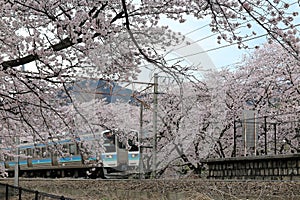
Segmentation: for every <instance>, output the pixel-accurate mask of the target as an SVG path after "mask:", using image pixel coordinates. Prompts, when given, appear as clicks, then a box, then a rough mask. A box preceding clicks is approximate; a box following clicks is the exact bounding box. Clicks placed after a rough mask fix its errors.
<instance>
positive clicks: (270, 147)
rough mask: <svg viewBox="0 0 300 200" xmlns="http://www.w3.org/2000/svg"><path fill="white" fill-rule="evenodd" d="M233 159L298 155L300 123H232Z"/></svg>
mask: <svg viewBox="0 0 300 200" xmlns="http://www.w3.org/2000/svg"><path fill="white" fill-rule="evenodd" d="M233 138H234V144H233V148H234V149H233V157H236V156H250V155H252V156H253V155H277V154H292V153H300V121H293V120H288V121H274V120H273V121H271V120H269V119H268V118H267V117H262V118H256V119H251V120H239V121H234V137H233Z"/></svg>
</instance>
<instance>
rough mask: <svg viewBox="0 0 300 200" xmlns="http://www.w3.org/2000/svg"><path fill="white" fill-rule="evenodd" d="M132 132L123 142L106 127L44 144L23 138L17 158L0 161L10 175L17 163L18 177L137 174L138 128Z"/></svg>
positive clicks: (138, 158)
mask: <svg viewBox="0 0 300 200" xmlns="http://www.w3.org/2000/svg"><path fill="white" fill-rule="evenodd" d="M131 135H133V137H132V138H131V139H128V140H127V141H125V142H124V140H123V141H120V140H121V138H120V137H119V136H118V135H117V134H115V133H114V132H113V131H111V130H105V131H102V132H99V133H93V134H82V135H80V137H76V138H75V139H74V138H66V139H62V140H56V141H55V140H52V141H51V142H48V143H46V144H45V143H24V142H23V143H21V144H20V145H18V150H19V156H18V158H19V159H18V161H16V159H15V157H7V158H6V159H5V160H3V161H0V165H2V167H4V168H5V170H6V172H7V174H8V176H9V177H13V176H14V173H15V170H16V166H15V165H16V164H17V165H18V170H19V171H18V174H19V176H20V177H30V178H31V177H43V178H48V177H49V178H64V177H73V178H77V177H85V178H110V177H115V178H118V177H123V178H124V177H128V176H130V175H134V174H137V172H138V168H139V163H140V148H139V145H138V132H134V134H131ZM58 147H60V149H61V151H58V150H57V149H58ZM8 150H9V149H6V151H8Z"/></svg>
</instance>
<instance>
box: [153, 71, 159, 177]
mask: <svg viewBox="0 0 300 200" xmlns="http://www.w3.org/2000/svg"><path fill="white" fill-rule="evenodd" d="M157 93H158V74H157V73H155V74H154V96H153V103H154V110H153V134H154V136H153V155H152V156H153V163H152V169H153V172H152V177H153V178H156V157H157V155H156V154H157V152H156V151H157Z"/></svg>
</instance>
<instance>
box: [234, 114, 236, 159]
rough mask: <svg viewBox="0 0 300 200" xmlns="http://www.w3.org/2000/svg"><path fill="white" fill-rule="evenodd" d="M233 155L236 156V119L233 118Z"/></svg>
mask: <svg viewBox="0 0 300 200" xmlns="http://www.w3.org/2000/svg"><path fill="white" fill-rule="evenodd" d="M233 157H236V121H235V119H234V120H233Z"/></svg>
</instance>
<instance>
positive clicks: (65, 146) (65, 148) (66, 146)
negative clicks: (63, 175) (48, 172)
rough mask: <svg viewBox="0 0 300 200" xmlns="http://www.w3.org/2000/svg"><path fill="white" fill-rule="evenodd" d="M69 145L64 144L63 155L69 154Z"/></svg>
mask: <svg viewBox="0 0 300 200" xmlns="http://www.w3.org/2000/svg"><path fill="white" fill-rule="evenodd" d="M68 146H69V145H68V144H64V145H63V149H62V151H63V153H69V148H68Z"/></svg>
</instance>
